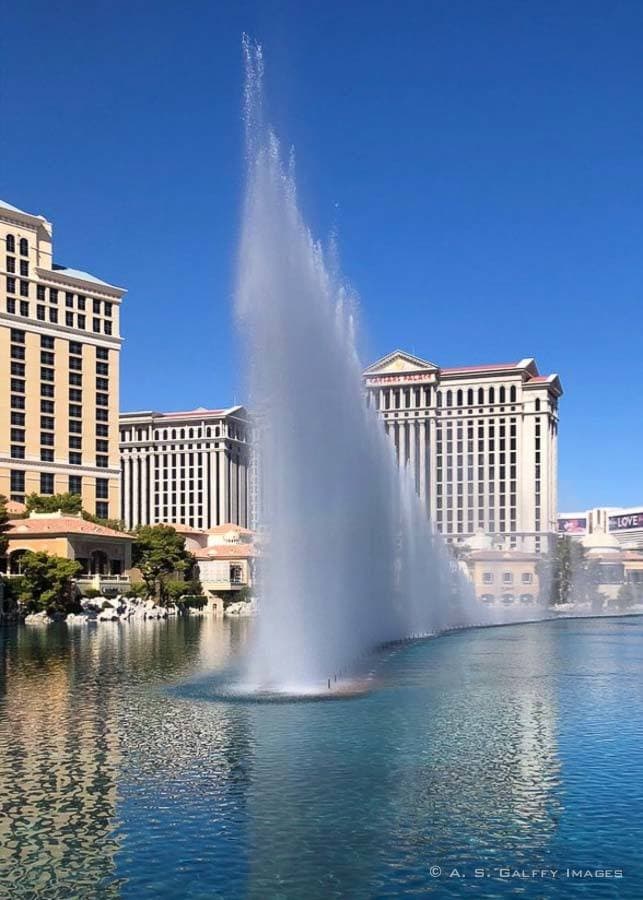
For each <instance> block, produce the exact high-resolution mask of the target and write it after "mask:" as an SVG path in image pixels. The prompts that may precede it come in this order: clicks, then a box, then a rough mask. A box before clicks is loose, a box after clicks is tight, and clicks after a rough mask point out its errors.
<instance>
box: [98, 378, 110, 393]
mask: <svg viewBox="0 0 643 900" xmlns="http://www.w3.org/2000/svg"><path fill="white" fill-rule="evenodd" d="M96 390H97V391H108V390H109V381H108V380H107V379H106V378H97V379H96Z"/></svg>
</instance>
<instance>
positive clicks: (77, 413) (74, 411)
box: [69, 403, 83, 419]
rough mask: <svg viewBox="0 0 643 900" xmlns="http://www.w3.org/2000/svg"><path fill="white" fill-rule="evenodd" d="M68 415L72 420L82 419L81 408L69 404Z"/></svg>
mask: <svg viewBox="0 0 643 900" xmlns="http://www.w3.org/2000/svg"><path fill="white" fill-rule="evenodd" d="M69 415H70V417H71V418H73V419H82V416H83V408H82V406H79V405H78V404H77V403H72V404H70V406H69Z"/></svg>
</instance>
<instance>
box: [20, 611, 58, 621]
mask: <svg viewBox="0 0 643 900" xmlns="http://www.w3.org/2000/svg"><path fill="white" fill-rule="evenodd" d="M53 621H54V619H52V618H51V616H50V615H49V614H48V613H47V612H46V611H45V610H43V611H42V612H37V613H30V614H29V615H28V616H26V617H25V625H51V623H52V622H53Z"/></svg>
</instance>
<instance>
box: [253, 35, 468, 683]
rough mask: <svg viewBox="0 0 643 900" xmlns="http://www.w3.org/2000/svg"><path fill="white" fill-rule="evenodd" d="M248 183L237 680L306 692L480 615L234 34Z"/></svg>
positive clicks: (256, 73) (258, 81)
mask: <svg viewBox="0 0 643 900" xmlns="http://www.w3.org/2000/svg"><path fill="white" fill-rule="evenodd" d="M243 46H244V52H245V61H246V97H245V100H246V108H245V115H246V150H247V173H246V177H247V186H246V197H245V204H244V210H243V223H242V233H241V241H240V254H239V273H238V287H237V314H238V318H239V321H240V327H241V332H242V336H243V338H244V340H245V342H246V353H247V364H248V374H249V385H250V398H251V401H250V402H251V406H252V409H253V411H254V413H255V416H256V425H257V455H258V471H259V473H260V474H259V479H258V486H259V494H260V499H259V504H258V508H257V510H256V513H257V519H258V522H257V524H258V526H259V528H260V530H261V532H262V533H263V535H264V536H265V541H266V553H265V556H264V558H263V559H262V560H261V565H260V576H259V584H258V589H257V593H258V597H259V617H258V623H257V629H256V636H255V642H254V645H253V646H252V648H251V652H250V656H249V663H248V666H249V670H248V673H247V676H248V680H249V681H250V682H251V683H252V684H254V685H256V686H258V687H261V688H266V689H274V690H285V691H287V690H301V689H302V688H304V687H306V686H314V685H316V684H319V683H320V682H325V680H326V678H327V677H328V676H329V675H332V674H333V673H335V672H338V671H340V670H344V671H345V670H347V669H350V667H351V666H352V664H354V663H355V661H356V660H357V659H358V658H359V657H360V656H361V655H363V654H364V653H365V652H366V651H368V650H370V649H372V648H373V647H375V646H376V645H378V644H380V643H382V642H385V641H391V640H396V639H400V638H403V637H406V636H409V635H412V634H417V633H426V632H431V631H435V630H439V629H442V628H446V627H453V626H456V625H463V624H467V623H469V622H473V621H474V620H475V621H480V620H481V619H482V618H483V617H484V615H483V612H482V611H481V609H480V607H479V606H478V604H477V603H476V600H475V598H474V595H473V590H472V588H471V585H470V583H469V582H468V580H467V579H466V578H465V577H464V576H463V575H462V574H461V572H460V569H459V568H458V566H457V564H455V563H454V562H453V561H452V559H451V557H450V555H449V553H448V552H447V550H446V548H445V546H444V545H443V543H442V541H441V539H440V538H439V536H438V535H437V534H435V533H434V531H433V529H432V528H431V526H430V524H429V522H428V521H427V517H426V514H425V511H424V509H423V508H422V506H421V504H420V501H419V499H418V497H417V496H416V493H415V490H414V487H413V484H412V482H411V478H410V477H409V476H408V474H407V473H406V472H403V471H402V472H400V470H398V467H397V464H396V462H395V456H394V450H393V448H392V445H391V443H390V441H389V439H388V438H387V437H386V435H385V433H384V430H383V428H382V426H381V424H380V423H379V422H378V421H377V419H376V416H375V413H374V412H373V411H372V410H369V409H367V407H366V405H365V402H364V397H363V393H362V382H361V366H360V363H359V360H358V358H357V353H356V350H355V343H354V334H353V332H354V321H355V310H356V300H355V297H354V296H353V295H352V293H351V291H350V290H349V289H348V287H347V286H346V284H345V282H344V280H343V279H342V277H341V275H340V274H339V272H338V271H337V266H334V265H333V266H331V265H330V264H329V263H328V261H327V259H326V256H325V253H324V251H323V249H322V247H321V245H320V244H319V243H318V242H316V241H315V240H313V238H312V236H311V233H310V231H309V229H308V228H307V226H306V224H305V222H304V220H303V218H302V214H301V212H300V209H299V206H298V202H297V192H296V185H295V178H294V167H293V164H292V160H290V161H289V163H288V164H287V165H285V164H284V162H283V158H282V153H281V149H280V145H279V142H278V140H277V138H276V136H275V134H274V133H273V131H272V130H271V129H270V127H269V126H268V125H267V124H266V123H265V122H264V119H263V112H262V107H263V103H262V100H263V97H262V90H263V89H262V80H263V59H262V51H261V48H260V47H259V46H257V45H255V44H253V43H251V42H250V41H248V40H247V39H244V44H243Z"/></svg>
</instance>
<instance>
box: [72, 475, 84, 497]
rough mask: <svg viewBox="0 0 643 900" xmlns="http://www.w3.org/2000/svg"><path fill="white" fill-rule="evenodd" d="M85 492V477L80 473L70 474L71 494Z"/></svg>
mask: <svg viewBox="0 0 643 900" xmlns="http://www.w3.org/2000/svg"><path fill="white" fill-rule="evenodd" d="M82 492H83V479H82V477H81V476H80V475H70V476H69V493H70V494H82Z"/></svg>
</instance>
